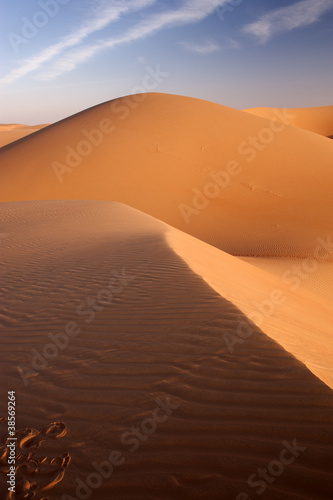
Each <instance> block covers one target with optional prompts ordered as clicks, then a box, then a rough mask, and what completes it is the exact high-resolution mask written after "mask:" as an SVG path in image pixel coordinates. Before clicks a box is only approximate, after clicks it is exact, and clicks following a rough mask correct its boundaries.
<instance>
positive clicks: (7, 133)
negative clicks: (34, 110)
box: [0, 123, 47, 148]
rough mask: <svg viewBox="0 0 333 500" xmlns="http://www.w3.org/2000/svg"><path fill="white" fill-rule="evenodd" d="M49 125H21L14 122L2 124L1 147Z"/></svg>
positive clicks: (0, 133)
mask: <svg viewBox="0 0 333 500" xmlns="http://www.w3.org/2000/svg"><path fill="white" fill-rule="evenodd" d="M45 127H47V125H31V126H30V125H20V124H17V123H13V124H10V125H0V148H2V147H3V146H6V145H7V144H10V143H12V142H14V141H18V140H19V139H22V137H26V136H27V135H30V134H33V133H34V132H37V131H38V130H41V129H42V128H45Z"/></svg>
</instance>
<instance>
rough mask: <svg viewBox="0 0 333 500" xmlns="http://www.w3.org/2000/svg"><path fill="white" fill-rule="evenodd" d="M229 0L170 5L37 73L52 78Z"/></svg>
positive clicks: (202, 15) (209, 11)
mask: <svg viewBox="0 0 333 500" xmlns="http://www.w3.org/2000/svg"><path fill="white" fill-rule="evenodd" d="M228 2H229V0H186V1H183V2H182V5H181V7H180V8H178V9H170V10H166V11H163V12H160V13H158V14H152V15H150V16H149V17H147V19H146V20H144V21H142V22H140V23H138V24H137V25H135V26H134V27H133V28H131V29H129V30H128V31H127V32H126V33H125V34H124V35H123V36H121V37H118V38H109V39H107V40H103V41H101V42H99V43H95V44H92V45H89V46H85V47H83V48H81V49H78V50H76V51H71V52H70V53H68V54H67V55H66V56H65V57H63V58H61V59H60V60H59V61H58V62H57V63H56V64H55V65H52V68H51V69H50V70H49V71H46V72H44V73H42V74H40V75H39V78H40V79H42V80H46V81H49V80H52V79H53V78H56V77H57V76H60V75H62V74H63V73H65V72H68V71H71V70H73V69H74V68H76V67H77V66H79V65H80V64H82V63H83V62H85V61H87V60H89V59H91V58H92V57H93V56H95V55H96V54H98V53H100V52H102V51H103V50H107V49H112V48H115V47H117V46H119V45H123V44H127V43H130V42H134V41H136V40H140V39H144V38H146V37H148V36H150V35H153V34H155V33H157V32H159V31H160V30H162V29H166V28H171V27H176V26H183V25H185V24H190V23H197V22H200V21H202V20H203V19H205V18H206V17H207V16H209V15H210V14H212V13H213V12H214V11H215V10H216V9H217V8H218V7H220V6H221V5H223V4H226V3H228Z"/></svg>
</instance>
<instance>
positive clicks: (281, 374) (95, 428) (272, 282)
mask: <svg viewBox="0 0 333 500" xmlns="http://www.w3.org/2000/svg"><path fill="white" fill-rule="evenodd" d="M0 217H1V220H2V227H3V231H4V232H5V233H6V235H7V236H6V238H4V239H3V240H2V241H1V263H0V264H1V267H0V269H1V280H0V283H1V295H2V300H1V306H0V334H1V343H2V348H1V351H0V362H1V367H2V374H1V384H0V396H1V397H0V417H1V416H2V415H5V414H6V411H7V390H8V387H10V388H11V389H12V390H15V391H16V394H17V400H18V401H19V411H18V419H17V426H18V429H19V430H20V439H19V440H18V447H19V451H20V454H19V457H18V460H19V461H20V465H21V466H20V468H19V469H18V472H17V474H18V475H19V478H20V481H21V482H20V487H21V498H26V497H27V496H29V498H31V499H33V500H35V499H36V500H37V499H39V498H40V496H41V495H44V496H45V494H46V495H47V498H49V499H50V500H58V499H59V498H70V499H72V498H81V497H82V496H86V497H88V494H89V491H88V493H85V495H83V494H79V493H78V491H77V490H76V487H77V485H78V482H77V479H78V478H79V480H81V485H82V482H83V483H84V484H86V482H87V477H88V476H89V475H90V474H92V473H95V476H94V477H95V478H96V467H97V468H98V467H99V466H100V464H101V463H104V464H105V462H106V461H107V460H108V459H109V456H110V454H111V452H112V451H114V450H117V451H118V455H117V456H118V465H117V466H115V467H114V470H113V471H111V472H112V474H111V473H110V474H104V476H103V478H104V479H103V480H101V481H100V485H99V487H98V491H97V490H95V491H93V492H92V494H91V498H92V496H93V494H94V495H95V496H96V497H98V499H99V500H109V499H110V498H126V499H128V500H138V499H140V500H141V499H142V500H143V499H148V498H149V499H151V500H161V498H162V499H165V500H167V499H170V498H173V499H179V500H183V499H184V500H193V499H196V500H199V499H204V500H220V499H221V498H223V499H224V500H235V498H240V493H241V492H246V493H247V494H248V497H249V498H251V497H252V496H253V495H254V494H255V492H256V491H259V490H258V486H257V487H255V485H252V487H251V486H250V485H249V478H250V476H251V477H255V478H256V477H257V476H258V474H259V472H258V471H259V469H262V468H263V467H266V468H267V464H269V463H271V462H272V460H279V457H280V456H281V452H282V451H283V450H289V451H285V452H284V455H286V456H287V458H288V465H287V466H286V467H285V468H284V471H283V472H284V473H283V474H282V473H281V474H280V475H279V477H278V478H277V479H276V480H275V481H271V482H270V483H267V484H266V491H265V495H264V496H263V498H264V497H266V498H269V500H281V498H283V499H284V500H298V499H300V498H302V499H304V500H326V499H328V498H330V491H331V484H332V483H331V478H332V471H331V448H330V446H331V445H332V433H331V429H332V423H333V422H332V415H333V412H332V409H333V392H332V390H331V389H330V388H329V387H328V386H327V385H325V384H324V383H323V382H322V381H321V380H320V379H319V378H318V377H321V378H322V379H323V380H325V381H326V383H329V384H330V385H331V386H332V385H333V380H332V372H330V370H329V367H328V363H329V360H330V359H331V357H332V339H331V325H332V311H331V308H330V309H328V308H327V307H326V305H325V302H324V301H322V302H318V300H317V298H315V297H313V296H312V295H311V294H309V293H305V292H304V293H299V294H297V296H295V294H293V293H291V292H290V290H289V289H288V287H286V285H285V284H284V283H283V282H282V281H281V280H279V279H277V278H276V277H272V276H271V275H269V274H268V273H265V272H264V271H262V270H260V269H256V268H255V267H253V266H251V265H249V264H247V263H245V262H243V261H242V260H241V259H239V258H237V257H233V256H230V255H228V254H226V253H224V252H222V251H220V250H218V249H217V248H214V247H211V246H209V245H207V244H206V243H204V242H202V241H199V240H197V239H195V238H193V237H191V236H189V235H186V234H184V233H182V232H180V231H178V230H176V229H174V228H172V227H170V226H168V225H166V224H164V223H162V222H160V221H158V220H156V219H154V218H152V217H149V216H147V215H146V214H142V213H140V212H138V211H136V210H133V209H132V208H129V207H126V206H123V205H121V204H118V203H112V202H102V201H58V202H55V201H38V202H19V203H3V204H1V205H0ZM278 290H280V292H278ZM284 295H285V300H284V301H283V303H282V302H281V298H282V296H284ZM18 298H19V300H18ZM264 300H265V301H267V300H268V301H272V300H274V304H275V305H274V307H273V310H272V311H271V312H270V313H269V314H268V315H267V317H265V320H264V321H263V322H262V324H261V327H260V328H258V327H257V326H255V325H254V324H253V323H251V324H250V323H249V321H248V318H249V317H251V313H253V312H254V311H256V310H258V307H261V306H260V305H259V306H258V304H259V303H262V302H263V301H264ZM263 307H265V306H263ZM266 309H267V306H266ZM267 310H268V309H267ZM253 319H254V318H253ZM257 319H258V317H257ZM240 325H241V326H240ZM65 332H68V333H69V334H70V335H66V334H65ZM232 339H238V341H237V342H234V341H232ZM52 346H53V347H52ZM283 347H285V348H286V347H287V350H286V349H285V348H283ZM44 355H45V356H46V357H44ZM304 363H305V364H304ZM309 368H310V369H311V371H312V372H313V373H311V371H310V370H309ZM314 373H315V374H316V375H318V377H317V376H315V375H314ZM163 404H164V408H167V410H165V409H164V410H163V409H162V407H163ZM166 404H168V405H169V406H165V405H166ZM154 412H155V413H154ZM167 412H168V413H167ZM153 416H156V421H154V420H153V419H152V418H153ZM157 421H158V422H157ZM0 425H1V427H0V433H1V435H0V438H1V439H2V441H1V443H0V444H1V445H2V443H4V442H5V439H6V437H7V429H6V425H5V423H4V422H3V420H2V419H0ZM34 429H36V431H34ZM133 429H134V430H133ZM136 429H139V432H141V434H140V436H141V437H140V438H139V437H138V434H133V432H136ZM38 430H39V432H37V431H38ZM66 430H67V434H66V432H65V431H66ZM58 435H60V436H62V437H61V439H60V440H59V439H52V438H53V437H57V436H58ZM21 443H22V444H21ZM286 443H287V444H286ZM295 443H296V446H297V447H298V448H297V449H298V450H299V452H297V455H291V452H290V448H291V449H293V448H292V446H293V445H295ZM39 444H40V449H38V445H39ZM288 446H289V448H288ZM286 447H287V448H286ZM0 451H1V453H2V452H3V451H4V448H3V447H1V446H0ZM30 451H31V453H29V452H30ZM2 456H5V455H2ZM296 456H297V459H296ZM52 457H58V458H57V459H54V460H52ZM290 457H291V458H292V459H290ZM293 457H294V458H293ZM120 458H121V460H120ZM1 460H3V459H1ZM69 460H70V461H69ZM1 463H2V465H3V467H2V469H1V473H0V494H1V493H2V492H4V490H5V488H6V485H5V472H4V471H5V467H4V465H5V464H3V462H1ZM93 464H96V465H93ZM103 470H105V465H104V469H103V468H102V471H103ZM273 470H275V469H273ZM274 477H275V476H274ZM97 479H98V478H97ZM79 484H80V483H79ZM91 484H95V483H94V482H93V480H92V481H91ZM250 484H251V483H250ZM44 487H47V488H48V489H47V491H46V492H44V491H42V492H41V491H40V490H39V492H38V489H39V488H44ZM80 491H81V493H82V491H83V490H82V487H81V490H79V492H80ZM35 493H36V495H35ZM24 494H26V496H24ZM64 494H67V495H68V497H63V496H62V495H64ZM242 496H243V498H244V496H245V493H244V494H243V495H242Z"/></svg>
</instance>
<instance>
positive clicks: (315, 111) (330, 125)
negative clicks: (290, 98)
mask: <svg viewBox="0 0 333 500" xmlns="http://www.w3.org/2000/svg"><path fill="white" fill-rule="evenodd" d="M244 111H246V112H247V113H251V114H254V115H257V116H261V117H263V118H267V119H269V120H270V119H271V118H273V117H276V116H278V115H277V112H278V113H283V112H284V111H283V109H279V108H251V109H245V110H244ZM285 112H287V113H288V114H289V115H290V120H291V124H292V125H293V126H294V127H299V128H302V129H305V130H310V131H311V132H315V133H316V134H320V135H324V136H325V137H329V138H332V136H333V106H320V107H316V108H291V109H287V110H285ZM292 116H293V117H292Z"/></svg>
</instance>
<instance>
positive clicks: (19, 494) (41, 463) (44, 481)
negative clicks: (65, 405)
mask: <svg viewBox="0 0 333 500" xmlns="http://www.w3.org/2000/svg"><path fill="white" fill-rule="evenodd" d="M66 433H67V428H66V425H65V424H64V423H62V422H53V423H51V424H49V425H47V426H46V427H44V428H43V429H42V430H41V431H38V430H37V429H30V428H27V429H22V430H19V431H16V433H15V437H16V438H17V448H16V493H15V494H14V493H8V494H7V496H6V499H5V500H14V498H15V499H16V500H30V499H35V500H48V499H47V497H45V496H43V493H42V492H44V491H46V490H50V489H51V488H54V486H55V485H56V484H58V483H59V482H60V481H62V479H63V477H64V475H65V472H66V468H67V466H68V464H69V463H70V455H69V454H68V453H63V454H62V455H59V456H57V457H47V456H45V455H43V454H42V452H39V450H40V448H41V445H42V443H44V442H47V441H51V440H54V439H60V438H62V437H64V436H65V435H66ZM38 452H39V453H38ZM8 453H9V450H8V448H7V446H6V442H5V443H3V444H2V445H1V446H0V473H1V475H2V476H3V477H2V480H4V482H6V479H7V476H6V474H7V473H8V472H9V466H8V463H7V462H8Z"/></svg>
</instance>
